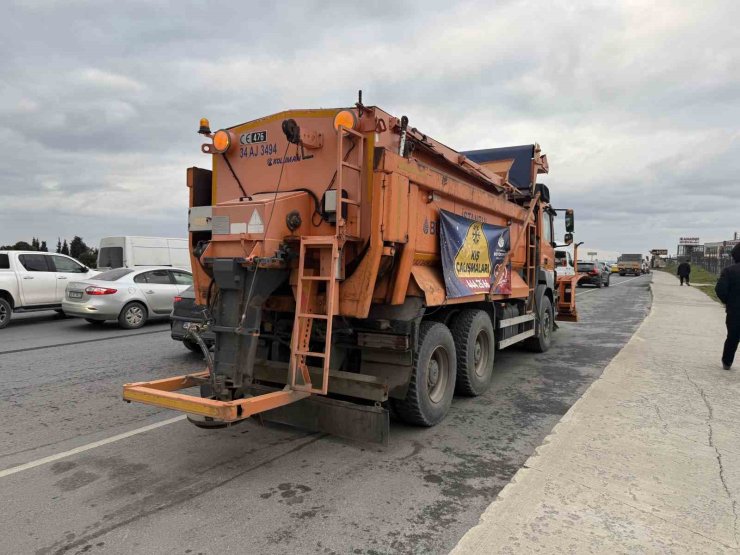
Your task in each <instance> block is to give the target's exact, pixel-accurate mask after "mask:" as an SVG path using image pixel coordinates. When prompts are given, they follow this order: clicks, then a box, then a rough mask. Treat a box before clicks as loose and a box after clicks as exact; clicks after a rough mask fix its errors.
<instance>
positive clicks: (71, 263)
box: [49, 254, 91, 303]
mask: <svg viewBox="0 0 740 555" xmlns="http://www.w3.org/2000/svg"><path fill="white" fill-rule="evenodd" d="M49 258H51V259H52V261H53V262H54V269H55V270H56V277H57V293H56V302H59V303H61V302H62V299H63V298H64V291H65V290H66V289H67V284H68V283H69V282H70V281H72V280H73V279H84V278H85V277H88V276H89V275H90V274H91V272H90V270H89V269H88V268H86V267H85V266H83V265H82V264H80V263H79V262H77V261H76V260H73V259H72V258H68V257H66V256H63V255H61V254H53V255H51V256H50V257H49Z"/></svg>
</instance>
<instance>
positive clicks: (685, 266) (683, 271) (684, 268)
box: [676, 262, 691, 277]
mask: <svg viewBox="0 0 740 555" xmlns="http://www.w3.org/2000/svg"><path fill="white" fill-rule="evenodd" d="M690 273H691V264H689V263H688V262H681V264H679V265H678V272H676V274H677V275H679V276H683V277H689V274H690Z"/></svg>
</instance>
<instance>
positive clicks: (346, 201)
mask: <svg viewBox="0 0 740 555" xmlns="http://www.w3.org/2000/svg"><path fill="white" fill-rule="evenodd" d="M342 202H343V203H344V204H351V205H353V206H360V203H359V202H357V201H356V200H352V199H348V198H343V199H342Z"/></svg>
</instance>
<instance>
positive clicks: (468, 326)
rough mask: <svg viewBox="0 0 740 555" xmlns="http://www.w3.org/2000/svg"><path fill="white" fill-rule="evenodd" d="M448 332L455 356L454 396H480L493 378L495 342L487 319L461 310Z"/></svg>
mask: <svg viewBox="0 0 740 555" xmlns="http://www.w3.org/2000/svg"><path fill="white" fill-rule="evenodd" d="M451 331H452V337H453V339H454V340H455V353H456V355H457V380H456V381H455V393H457V394H458V395H465V396H467V397H477V396H478V395H482V394H483V393H485V392H486V391H487V390H488V388H489V387H490V385H491V378H492V377H493V358H494V353H495V350H496V349H495V347H496V340H495V337H494V334H493V323H492V322H491V317H490V316H489V315H488V313H487V312H486V311H485V310H463V311H462V312H461V313H460V314H458V315H457V316H456V317H455V321H454V322H453V324H452V329H451Z"/></svg>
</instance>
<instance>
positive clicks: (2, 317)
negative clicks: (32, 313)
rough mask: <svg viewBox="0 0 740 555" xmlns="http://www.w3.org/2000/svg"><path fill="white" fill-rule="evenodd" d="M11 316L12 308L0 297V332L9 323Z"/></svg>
mask: <svg viewBox="0 0 740 555" xmlns="http://www.w3.org/2000/svg"><path fill="white" fill-rule="evenodd" d="M12 316H13V308H12V307H11V306H10V303H9V302H8V301H6V300H5V299H3V298H1V297H0V330H1V329H3V328H4V327H5V326H7V325H8V324H9V323H10V318H11V317H12Z"/></svg>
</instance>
